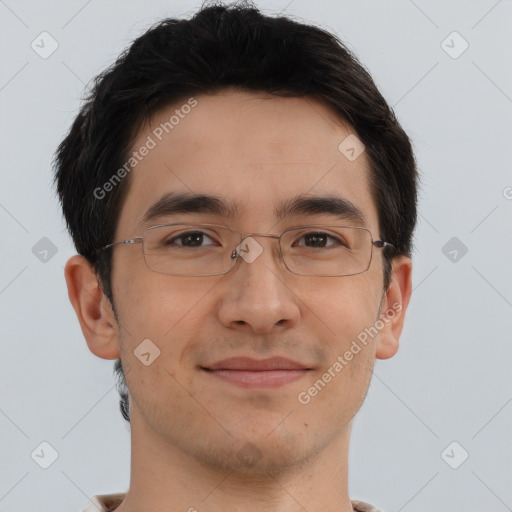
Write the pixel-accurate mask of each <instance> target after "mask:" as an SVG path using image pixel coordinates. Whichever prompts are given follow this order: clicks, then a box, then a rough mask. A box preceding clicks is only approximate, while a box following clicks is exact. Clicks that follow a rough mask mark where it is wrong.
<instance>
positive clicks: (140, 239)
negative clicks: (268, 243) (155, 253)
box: [98, 222, 394, 277]
mask: <svg viewBox="0 0 512 512" xmlns="http://www.w3.org/2000/svg"><path fill="white" fill-rule="evenodd" d="M166 226H196V227H197V226H205V227H216V228H226V229H229V230H231V231H235V232H237V233H239V234H240V242H239V243H238V245H237V246H236V247H235V248H234V249H233V252H232V253H231V259H232V265H231V267H230V268H229V269H228V270H226V271H224V272H214V273H211V274H169V273H168V272H159V271H158V270H153V269H152V268H151V267H150V266H149V264H148V262H147V260H146V253H145V252H144V236H145V234H146V233H147V232H148V231H150V230H152V229H156V228H162V227H166ZM328 227H332V228H334V227H338V228H340V227H342V228H351V229H358V230H362V231H366V232H367V233H368V234H369V235H370V240H371V251H370V261H369V262H368V266H367V267H366V268H365V269H364V270H362V271H361V272H356V273H352V274H342V275H338V274H323V275H317V274H299V273H298V272H294V271H293V270H290V268H289V267H288V265H287V264H286V261H285V259H284V256H283V250H282V247H281V239H282V236H283V235H284V234H285V233H287V232H288V231H293V230H296V229H303V228H328ZM255 236H263V237H267V238H277V240H278V245H279V255H280V256H281V260H282V262H283V263H284V266H285V267H286V269H287V270H288V271H289V272H291V273H292V274H295V275H298V276H310V277H348V276H357V275H359V274H363V273H364V272H366V271H367V270H368V269H369V268H370V266H371V264H372V260H373V248H374V247H377V248H378V249H383V248H385V247H392V248H394V246H393V245H392V244H390V243H389V242H386V241H384V240H374V239H373V235H372V233H371V231H370V230H369V229H367V228H363V227H360V226H345V225H341V224H306V225H303V226H293V227H291V228H288V229H285V230H284V231H283V232H282V233H281V234H280V235H277V234H271V233H242V232H241V231H239V230H238V229H236V228H232V227H230V226H224V225H222V224H210V223H205V222H171V223H168V224H156V225H154V226H150V227H148V228H146V229H145V230H144V232H143V233H142V235H141V236H138V237H135V238H128V239H127V240H122V241H121V242H114V243H111V244H107V245H104V246H103V247H100V249H98V251H104V250H106V249H111V248H112V247H116V246H119V245H135V244H142V254H143V257H144V263H145V264H146V267H147V268H148V269H149V270H150V271H151V272H156V273H157V274H163V275H167V276H180V277H208V276H219V275H224V274H228V273H229V272H231V270H233V268H234V267H235V265H236V262H237V261H238V258H239V256H240V252H237V248H238V247H239V246H240V244H241V243H242V242H243V241H244V240H245V239H246V238H249V237H255Z"/></svg>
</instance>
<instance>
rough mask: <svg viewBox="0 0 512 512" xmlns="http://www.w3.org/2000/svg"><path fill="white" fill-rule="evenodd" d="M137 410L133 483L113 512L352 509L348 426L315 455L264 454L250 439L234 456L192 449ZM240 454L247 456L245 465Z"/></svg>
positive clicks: (134, 416)
mask: <svg viewBox="0 0 512 512" xmlns="http://www.w3.org/2000/svg"><path fill="white" fill-rule="evenodd" d="M132 411H133V413H135V414H132V417H131V430H132V454H131V477H130V488H129V490H128V492H127V494H126V498H125V500H124V501H123V503H122V504H121V505H120V506H119V507H118V508H117V509H116V512H138V511H141V510H152V511H155V512H160V511H162V512H163V511H164V510H165V511H169V510H172V511H187V512H203V511H208V512H225V511H226V510H243V511H244V512H304V510H308V511H310V512H315V511H320V510H321V511H322V512H352V511H353V509H352V505H351V501H350V498H349V495H348V471H347V465H348V447H349V438H350V424H349V425H348V426H347V427H346V428H345V429H344V430H342V431H341V432H340V433H339V435H338V436H337V437H336V438H334V439H332V441H331V442H330V443H329V444H327V445H325V446H323V447H322V449H321V450H318V448H317V449H316V453H308V452H306V451H304V450H301V449H300V448H298V449H297V452H296V453H295V452H294V453H285V452H282V454H281V455H282V456H281V457H276V456H275V450H273V451H272V454H271V455H272V456H270V457H265V455H264V454H262V453H261V452H260V451H259V450H257V455H256V452H255V451H253V450H256V448H255V447H254V445H253V444H251V443H248V444H246V445H244V447H243V448H242V450H238V453H237V455H238V458H236V459H235V458H233V459H231V458H230V456H229V454H225V453H219V451H215V449H214V448H211V446H210V449H209V450H203V451H202V452H197V451H196V452H195V453H191V452H190V450H188V451H187V450H186V449H184V447H183V446H179V445H178V444H177V443H176V442H175V440H171V439H169V436H163V435H162V434H161V433H158V432H155V431H154V430H153V429H151V428H150V427H149V426H148V425H147V423H145V422H143V421H141V418H140V417H139V416H138V414H136V409H135V408H133V409H132ZM234 444H235V443H233V445H234ZM259 446H262V444H261V443H260V444H259ZM241 453H243V455H245V456H248V457H249V458H248V459H247V458H245V459H244V460H245V461H246V464H245V465H241V464H240V458H243V456H242V457H240V454H241ZM233 460H237V461H238V463H234V462H233ZM265 460H267V462H266V463H265V462H264V461H265ZM170 507H172V509H171V508H170Z"/></svg>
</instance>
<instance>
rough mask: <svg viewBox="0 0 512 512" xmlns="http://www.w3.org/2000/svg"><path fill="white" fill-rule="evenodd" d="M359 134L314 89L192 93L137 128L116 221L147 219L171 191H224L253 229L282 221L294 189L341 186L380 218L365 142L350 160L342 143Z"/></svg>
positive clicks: (126, 228) (135, 224)
mask: <svg viewBox="0 0 512 512" xmlns="http://www.w3.org/2000/svg"><path fill="white" fill-rule="evenodd" d="M353 134H354V130H353V129H351V127H350V125H349V124H347V123H345V122H343V121H342V120H341V119H340V118H339V117H338V116H337V115H336V114H335V113H334V112H333V110H332V109H331V108H329V107H328V106H326V105H324V104H323V103H320V102H318V101H316V100H314V99H312V98H309V97H307V98H306V97H304V98H284V97H278V96H274V95H270V94H266V93H249V92H240V91H236V90H229V89H228V90H224V91H221V92H220V93H217V94H214V95H198V96H194V97H193V98H186V99H184V100H183V102H180V103H178V104H173V105H172V106H169V107H166V108H163V109H161V110H160V111H158V112H157V113H156V114H155V115H154V116H153V117H152V119H151V120H150V121H149V122H147V123H146V124H145V125H144V126H143V127H141V129H140V130H139V133H138V136H137V138H136V140H135V142H134V144H133V146H132V152H134V151H135V152H138V158H137V161H136V162H135V161H133V163H135V165H134V166H133V168H132V170H131V171H130V173H129V179H130V186H129V188H128V193H127V196H126V198H125V200H124V203H123V206H122V209H121V214H120V218H119V223H118V230H117V231H118V233H123V234H125V233H127V232H131V231H132V230H137V229H138V228H140V227H141V226H142V223H143V221H144V219H145V217H147V215H146V214H147V212H148V211H149V210H150V209H151V208H152V207H153V206H154V205H155V204H156V203H157V202H158V201H161V199H162V198H163V196H165V195H166V194H169V193H178V194H188V195H197V196H201V195H209V196H216V197H219V198H225V199H226V201H227V202H229V203H230V204H235V205H236V206H237V208H236V212H237V215H239V219H238V220H239V221H240V222H241V223H243V222H245V223H246V222H252V225H251V227H250V228H251V229H252V230H256V229H258V228H261V227H262V226H267V227H268V226H270V225H272V224H273V223H275V220H276V219H275V216H276V214H277V213H278V212H282V206H283V205H284V204H285V203H286V201H289V200H291V199H293V198H297V197H298V196H304V195H306V196H308V197H325V196H327V195H329V196H337V197H340V198H342V199H345V200H346V201H348V202H350V203H352V205H355V206H356V207H357V208H358V209H360V210H361V211H362V212H363V214H364V217H365V219H366V220H367V225H368V227H373V228H375V227H376V226H377V213H376V210H375V205H374V202H373V200H372V198H371V195H370V191H369V186H368V172H369V165H368V160H367V157H366V155H365V153H364V152H363V153H362V154H361V155H360V156H359V157H358V158H357V159H355V160H353V161H352V160H350V159H348V158H347V157H346V155H345V154H344V153H343V152H342V151H340V148H339V146H340V144H342V143H343V141H344V140H345V139H346V138H347V137H349V136H351V137H353V136H354V135H353ZM349 140H351V139H349ZM144 147H147V148H149V150H145V151H144V150H143V149H142V148H144ZM142 153H144V156H141V154H142ZM219 220H220V219H219ZM255 224H258V225H255Z"/></svg>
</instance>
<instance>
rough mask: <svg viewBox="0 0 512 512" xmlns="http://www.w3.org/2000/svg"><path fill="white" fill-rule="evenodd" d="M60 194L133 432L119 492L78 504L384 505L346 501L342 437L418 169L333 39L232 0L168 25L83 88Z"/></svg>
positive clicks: (388, 343)
mask: <svg viewBox="0 0 512 512" xmlns="http://www.w3.org/2000/svg"><path fill="white" fill-rule="evenodd" d="M56 184H57V189H58V193H59V196H60V199H61V202H62V207H63V211H64V215H65V217H66V221H67V224H68V227H69V229H70V232H71V234H72V236H73V240H74V243H75V246H76V248H77V251H78V253H79V254H78V255H75V256H73V257H72V258H70V259H69V261H68V263H67V265H66V272H65V276H66V281H67V286H68V291H69V298H70V300H71V303H72V304H73V307H74V309H75V311H76V314H77V316H78V320H79V321H80V325H81V328H82V331H83V334H84V337H85V339H86V341H87V344H88V346H89V349H90V350H91V352H93V353H94V354H95V355H97V356H98V357H101V358H104V359H117V360H118V361H117V364H116V371H117V372H118V376H119V378H120V384H119V389H120V392H121V398H122V400H121V411H122V413H123V415H124V417H125V418H126V419H127V420H128V421H130V426H131V439H132V464H131V479H130V487H129V489H128V491H127V492H126V493H118V494H111V495H101V496H95V497H93V499H92V500H91V503H90V504H89V507H88V508H86V509H85V510H87V511H89V510H104V511H106V510H116V512H136V511H142V510H146V511H149V510H151V511H155V512H157V511H158V512H159V511H164V510H165V511H173V512H174V511H189V512H193V511H199V512H201V511H208V512H218V511H226V510H229V511H234V510H244V511H245V512H261V511H287V512H295V511H299V510H300V511H304V510H308V511H311V512H314V511H320V510H321V511H325V512H327V511H328V512H334V511H336V512H349V511H352V510H358V511H376V510H379V509H377V508H376V507H373V506H372V505H370V504H368V503H365V502H364V501H360V500H359V501H356V500H353V501H352V500H351V499H350V497H349V493H348V467H347V465H348V451H349V439H350V428H351V421H352V419H353V418H354V416H355V415H356V413H357V411H358V410H359V408H360V406H361V404H362V402H363V401H364V398H365V396H366V392H367V390H368V386H369V382H370V379H371V375H372V369H373V364H374V362H375V358H379V359H386V358H390V357H392V356H393V355H394V354H395V353H396V352H397V350H398V341H399V337H400V334H401V331H402V326H403V323H404V314H405V311H406V308H407V305H408V302H409V297H410V293H411V268H412V266H411V259H410V254H411V239H412V234H413V230H414V226H415V223H416V187H417V174H416V166H415V160H414V156H413V152H412V149H411V145H410V142H409V139H408V137H407V136H406V134H405V133H404V132H403V130H402V128H401V127H400V125H399V124H398V122H397V120H396V119H395V117H394V115H393V112H392V111H391V109H390V108H389V107H388V106H387V104H386V102H385V100H384V99H383V97H382V96H381V95H380V93H379V92H378V90H377V88H376V87H375V85H374V83H373V81H372V79H371V77H370V76H369V75H368V73H367V72H366V71H365V70H364V68H363V67H362V66H361V65H360V64H359V63H358V61H357V60H356V58H355V57H354V56H353V55H352V54H351V53H350V52H349V51H348V50H347V49H346V48H345V47H344V46H343V44H342V43H341V42H340V41H339V40H338V39H337V38H335V36H333V35H331V34H328V33H326V32H324V31H322V30H320V29H318V28H315V27H312V26H307V25H303V24H299V23H296V22H294V21H291V20H290V19H287V18H283V17H281V18H274V17H267V16H263V15H262V14H261V13H260V12H259V11H258V10H257V9H256V8H255V7H253V6H251V5H247V4H239V5H235V6H222V5H216V6H212V5H210V6H208V7H203V8H202V9H201V10H200V11H199V12H198V13H197V14H196V15H195V16H194V17H192V18H191V19H190V20H174V19H167V20H163V21H162V22H161V23H159V24H158V25H156V26H155V27H153V28H152V29H151V30H149V31H148V32H147V33H145V34H144V35H142V36H141V37H139V38H138V39H137V40H136V41H135V42H134V43H133V44H132V46H131V47H130V49H129V50H128V51H127V52H125V53H124V54H123V55H122V56H121V57H120V58H119V59H118V60H117V62H116V63H115V64H114V65H113V66H112V67H111V68H109V69H108V70H106V71H105V72H104V73H103V74H102V75H100V76H99V77H98V78H97V80H96V83H95V88H94V90H93V91H92V92H91V94H90V96H89V97H88V99H87V101H86V104H85V105H84V106H83V108H82V109H81V111H80V113H79V114H78V116H77V118H76V120H75V122H74V123H73V126H72V127H71V129H70V132H69V134H68V135H67V137H66V138H65V140H64V141H63V142H62V143H61V145H60V146H59V149H58V151H57V154H56ZM361 499H363V497H361Z"/></svg>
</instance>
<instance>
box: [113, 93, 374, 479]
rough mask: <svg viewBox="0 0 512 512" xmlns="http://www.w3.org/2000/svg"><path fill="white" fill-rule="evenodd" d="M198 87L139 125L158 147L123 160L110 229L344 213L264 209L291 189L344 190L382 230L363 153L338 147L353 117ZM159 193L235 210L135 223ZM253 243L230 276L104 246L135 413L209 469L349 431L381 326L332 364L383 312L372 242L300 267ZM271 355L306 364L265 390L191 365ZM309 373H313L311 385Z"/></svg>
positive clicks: (123, 233)
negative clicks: (341, 265) (157, 267)
mask: <svg viewBox="0 0 512 512" xmlns="http://www.w3.org/2000/svg"><path fill="white" fill-rule="evenodd" d="M194 99H195V101H196V102H197V104H195V106H194V107H193V108H190V109H181V110H180V106H181V105H173V106H172V107H169V108H166V109H164V110H162V111H160V112H159V113H158V114H157V115H156V116H155V117H154V118H153V119H152V120H151V125H149V124H148V125H146V126H144V127H143V128H142V129H141V131H140V133H139V135H138V139H137V140H136V141H135V143H134V145H133V148H132V149H133V150H136V149H137V148H140V147H141V146H143V145H144V144H146V142H147V140H148V136H151V137H152V139H153V140H154V141H155V142H156V146H155V147H153V148H152V149H151V150H150V151H149V152H148V154H147V155H146V156H145V157H144V158H143V159H141V161H140V162H139V163H138V164H137V165H136V167H135V168H134V169H133V170H132V171H131V174H130V180H131V181H130V186H129V189H128V193H127V196H126V199H125V202H124V203H123V206H122V210H121V213H120V217H119V223H118V227H117V232H116V237H115V241H121V240H125V239H128V238H132V237H136V236H141V235H142V233H143V231H144V229H145V228H147V227H149V226H151V225H155V224H164V223H171V222H177V221H181V220H183V221H184V222H203V223H213V224H222V225H228V226H231V227H234V228H237V229H238V230H239V231H241V232H242V233H274V234H280V233H281V232H282V231H284V230H285V229H287V228H290V227H293V226H300V225H306V224H345V225H353V222H352V221H351V220H350V219H347V220H346V221H343V220H340V218H339V216H337V215H335V214H334V213H330V212H328V211H326V212H322V211H320V212H318V213H314V214H311V213H297V214H294V215H288V216H285V217H283V218H279V219H278V218H276V216H275V210H276V209H277V208H279V207H280V206H281V205H283V204H284V203H286V201H289V200H291V199H294V198H296V196H298V195H306V196H307V197H324V196H327V195H329V196H333V195H335V196H337V197H339V198H341V199H344V200H347V201H350V203H352V204H353V205H355V206H356V207H357V208H358V209H359V210H360V211H361V212H362V214H363V215H364V224H363V225H364V227H366V228H367V229H368V230H369V231H370V232H371V233H372V235H373V239H374V240H378V239H379V238H380V234H379V231H378V216H377V211H376V207H375V203H374V200H373V199H372V196H371V193H370V189H369V184H368V172H369V167H368V160H367V158H366V155H365V154H364V153H363V154H361V156H359V157H358V158H357V159H355V160H353V161H351V160H349V159H348V158H347V157H346V156H345V155H344V154H342V153H341V152H340V150H339V149H338V146H339V144H340V143H341V142H342V141H343V140H344V139H345V138H346V137H347V136H348V135H350V134H351V133H353V130H351V128H350V126H349V125H347V124H344V123H343V122H342V121H341V120H340V119H338V118H337V116H335V114H334V113H333V112H332V111H331V110H330V109H329V108H328V107H326V106H324V105H322V104H320V103H318V102H316V101H314V100H312V99H304V98H279V97H275V96H270V95H267V94H264V93H262V94H256V93H254V94H253V93H243V92H237V91H234V90H225V91H223V92H221V93H218V94H215V95H211V96H206V95H200V96H196V97H194ZM185 103H186V101H185V102H184V104H185ZM176 109H178V110H180V112H181V115H180V116H179V117H180V119H179V122H178V123H177V124H175V125H174V127H173V128H172V131H170V130H169V133H165V132H163V136H162V137H161V138H162V140H161V141H160V140H159V139H158V138H157V137H156V136H155V132H154V130H155V128H157V127H158V126H160V123H165V122H166V121H168V120H169V118H170V117H171V116H172V115H173V114H174V113H175V111H176ZM189 110H190V111H189ZM185 111H186V112H189V113H187V114H186V115H184V112H185ZM157 133H160V132H157ZM167 193H187V194H208V195H213V196H217V197H219V198H220V199H222V200H223V201H226V202H229V203H232V204H234V205H236V207H237V210H238V211H237V214H236V215H235V216H232V217H226V216H225V215H223V214H220V213H208V212H196V213H194V212H188V213H174V214H163V215H160V216H158V217H157V218H153V219H152V220H151V221H149V222H146V223H144V222H143V218H144V215H145V214H146V212H147V211H148V210H149V209H150V208H151V207H152V205H154V204H155V203H156V202H157V201H159V200H160V199H161V198H162V197H163V196H164V195H165V194H167ZM349 220H350V221H349ZM255 240H256V241H257V242H258V244H259V245H260V246H261V248H262V249H263V251H262V252H261V254H260V255H259V256H258V257H257V258H256V259H255V260H254V261H252V262H251V263H249V262H248V261H246V260H244V259H242V258H239V259H238V261H237V263H236V264H235V266H234V267H233V269H232V270H231V271H230V272H229V273H227V274H225V275H216V276H206V277H204V276H203V277H183V276H173V275H164V274H160V273H156V272H152V271H151V270H149V269H148V268H147V266H146V263H145V261H144V257H143V251H142V245H140V244H138V245H132V246H129V245H125V246H119V247H116V248H115V249H114V252H113V273H112V288H113V296H114V304H115V308H116V312H117V315H118V319H119V328H118V331H117V342H118V344H119V351H120V354H121V359H122V362H123V367H124V370H125V375H126V381H127V385H128V388H129V391H130V401H131V417H132V424H134V423H136V424H137V425H139V426H140V428H143V429H144V430H145V431H146V432H151V435H155V436H158V437H159V438H160V439H162V440H163V441H165V442H166V443H170V444H172V445H173V446H175V447H178V448H179V449H180V450H182V451H184V452H185V453H188V454H190V455H192V456H194V457H195V458H196V459H198V460H202V461H204V462H205V463H207V464H209V465H210V466H213V467H219V468H227V469H233V468H239V469H240V467H241V465H242V464H243V461H242V459H243V457H241V456H240V455H241V454H244V453H246V452H247V451H249V452H251V453H250V454H249V455H250V456H251V457H252V458H253V459H254V460H256V459H258V460H257V462H256V464H255V466H254V467H253V470H255V469H258V468H259V469H261V471H266V472H272V471H278V470H279V468H282V467H286V466H290V465H293V464H297V463H299V462H300V461H304V460H306V459H307V458H309V457H311V456H312V455H313V454H316V453H319V452H320V451H321V450H322V449H323V448H324V447H326V446H327V445H328V444H329V443H331V442H332V441H334V440H335V439H336V438H337V437H338V436H340V435H342V433H343V432H344V431H346V430H347V429H348V427H349V424H350V421H351V420H352V418H353V417H354V415H355V413H356V412H357V411H358V409H359V407H360V406H361V404H362V401H363V400H364V397H365V394H366V391H367V389H368V384H369V381H370V377H371V372H372V368H373V362H374V359H375V353H376V342H377V340H378V338H379V335H376V336H375V337H373V338H369V339H368V342H367V344H366V345H363V344H362V343H359V345H360V348H361V350H360V351H359V352H358V353H357V354H353V357H352V359H351V360H350V361H349V362H347V361H346V362H347V364H346V365H343V369H342V370H338V371H337V370H336V369H334V368H339V366H336V364H335V363H336V362H337V361H338V362H339V361H340V359H339V356H341V358H343V359H344V360H345V358H344V354H345V353H346V352H347V351H350V348H351V346H352V347H353V342H354V341H355V340H358V335H359V336H360V335H361V333H362V332H364V330H365V329H367V328H369V327H371V326H374V325H375V322H376V320H377V319H378V318H379V314H381V311H380V308H381V305H382V303H381V300H382V298H383V287H382V284H383V265H382V254H381V252H382V251H381V250H380V249H376V248H374V250H373V258H372V262H371V265H370V268H369V269H368V271H366V272H364V273H362V274H359V275H353V276H345V277H314V276H301V275H296V274H293V273H291V272H289V271H288V270H287V269H286V267H285V266H284V264H283V262H282V261H281V260H280V258H279V251H278V243H277V240H276V239H273V238H258V237H256V238H255ZM359 339H360V338H359ZM143 340H151V345H149V346H150V347H153V346H156V347H158V349H159V351H160V354H159V356H158V357H157V358H156V359H154V360H153V361H152V362H151V364H149V365H147V366H146V365H144V364H142V363H141V361H140V360H139V359H138V358H137V357H135V356H134V351H136V350H137V347H139V345H140V344H141V342H142V341H143ZM146 343H148V342H146ZM153 350H154V348H150V350H149V351H150V352H152V351H153ZM274 356H280V357H285V358H288V359H292V360H293V361H295V362H298V363H300V364H301V365H302V367H304V368H308V369H309V370H307V371H302V372H298V373H297V375H298V379H297V380H294V381H290V382H287V383H284V384H282V385H279V386H276V387H264V386H256V387H250V388H248V387H243V386H240V385H236V384H233V383H231V382H228V381H226V380H224V379H222V378H220V377H219V375H218V374H213V373H212V372H208V371H207V370H204V369H202V368H208V367H210V366H212V365H214V363H216V362H218V361H221V360H224V359H227V358H232V357H249V358H252V359H258V360H261V359H267V358H270V357H274ZM153 357H154V355H153V356H150V359H152V358H153ZM340 364H341V363H340ZM329 369H331V371H330V375H331V378H330V379H328V377H325V375H326V374H328V373H329ZM319 380H321V381H322V382H323V385H320V386H318V385H317V388H316V392H315V391H310V392H308V390H311V388H312V387H314V385H315V383H316V382H318V381H319ZM308 397H309V398H308ZM255 454H257V455H256V456H255Z"/></svg>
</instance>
